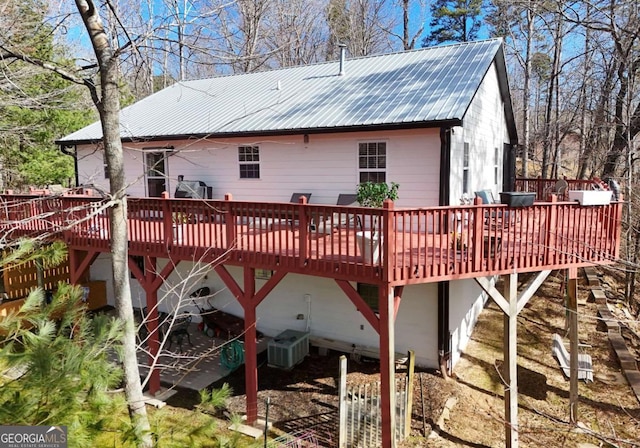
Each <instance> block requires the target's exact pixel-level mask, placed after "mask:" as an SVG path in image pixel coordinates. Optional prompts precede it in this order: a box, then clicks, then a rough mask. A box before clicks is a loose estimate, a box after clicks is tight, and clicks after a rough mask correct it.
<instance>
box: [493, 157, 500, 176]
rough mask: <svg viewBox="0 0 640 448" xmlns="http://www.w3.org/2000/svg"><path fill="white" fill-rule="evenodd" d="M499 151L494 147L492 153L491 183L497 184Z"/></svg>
mask: <svg viewBox="0 0 640 448" xmlns="http://www.w3.org/2000/svg"><path fill="white" fill-rule="evenodd" d="M499 168H500V153H499V152H498V148H495V152H494V154H493V183H495V184H496V185H498V174H499V173H500V170H499Z"/></svg>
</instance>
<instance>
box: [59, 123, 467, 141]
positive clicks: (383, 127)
mask: <svg viewBox="0 0 640 448" xmlns="http://www.w3.org/2000/svg"><path fill="white" fill-rule="evenodd" d="M452 126H462V119H458V118H454V119H446V120H433V121H422V122H404V123H380V124H366V125H353V126H333V127H324V128H296V129H269V130H255V131H245V132H242V131H240V132H238V131H231V132H210V133H197V134H173V135H149V136H136V137H122V138H121V140H122V142H128V143H141V142H154V141H162V142H164V141H172V140H189V139H198V140H200V139H207V138H233V137H245V138H246V137H266V136H272V135H302V134H309V135H311V134H334V133H341V132H364V131H393V130H399V129H433V128H441V129H442V128H443V127H452ZM101 141H102V137H100V138H95V139H90V138H89V139H86V138H84V139H77V140H56V141H55V143H56V144H58V145H61V146H62V145H64V146H67V147H68V146H72V145H90V144H96V143H99V142H101Z"/></svg>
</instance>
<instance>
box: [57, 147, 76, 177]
mask: <svg viewBox="0 0 640 448" xmlns="http://www.w3.org/2000/svg"><path fill="white" fill-rule="evenodd" d="M68 148H73V152H71V151H69V149H68ZM60 152H62V154H66V155H68V156H69V157H73V172H74V173H75V185H74V187H77V186H78V180H79V179H78V147H77V146H75V145H74V146H66V145H60ZM69 186H70V185H69Z"/></svg>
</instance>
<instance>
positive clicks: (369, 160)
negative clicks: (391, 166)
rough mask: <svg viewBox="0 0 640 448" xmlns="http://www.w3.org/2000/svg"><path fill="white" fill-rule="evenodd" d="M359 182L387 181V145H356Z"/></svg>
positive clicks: (373, 143)
mask: <svg viewBox="0 0 640 448" xmlns="http://www.w3.org/2000/svg"><path fill="white" fill-rule="evenodd" d="M358 172H359V182H360V183H364V182H373V183H382V182H386V181H387V143H386V142H362V143H359V144H358Z"/></svg>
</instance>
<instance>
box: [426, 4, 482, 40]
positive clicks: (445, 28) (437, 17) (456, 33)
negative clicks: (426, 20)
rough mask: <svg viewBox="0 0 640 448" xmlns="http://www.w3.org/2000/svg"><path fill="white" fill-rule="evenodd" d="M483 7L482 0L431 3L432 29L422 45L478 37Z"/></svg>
mask: <svg viewBox="0 0 640 448" xmlns="http://www.w3.org/2000/svg"><path fill="white" fill-rule="evenodd" d="M481 9H482V0H435V1H434V2H433V3H432V4H431V24H430V25H431V31H430V33H429V34H428V35H427V37H425V38H424V40H423V41H422V46H423V47H429V46H432V45H438V44H442V43H447V42H469V41H472V40H474V39H476V38H477V37H478V31H479V30H480V25H481V18H480V13H481Z"/></svg>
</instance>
